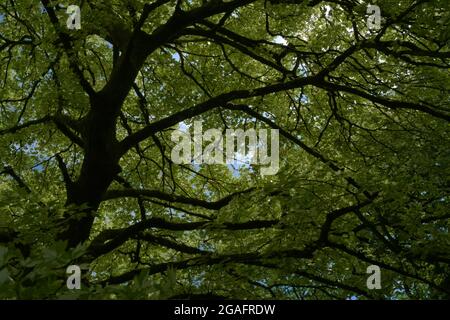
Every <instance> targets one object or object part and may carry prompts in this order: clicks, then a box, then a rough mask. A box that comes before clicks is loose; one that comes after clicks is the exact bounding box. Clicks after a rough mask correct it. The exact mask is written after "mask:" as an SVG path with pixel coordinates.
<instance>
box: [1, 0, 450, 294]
mask: <svg viewBox="0 0 450 320" xmlns="http://www.w3.org/2000/svg"><path fill="white" fill-rule="evenodd" d="M368 4H369V3H368V2H365V1H360V0H332V1H331V0H330V1H320V0H272V1H270V0H231V1H220V0H209V1H200V0H187V1H184V0H177V1H170V0H156V1H152V2H150V1H143V0H142V1H141V0H127V1H118V0H110V1H106V0H98V1H90V0H83V1H76V0H71V1H62V0H61V1H48V0H46V1H35V0H22V1H18V0H2V2H1V3H0V159H1V160H0V161H1V164H0V166H1V167H0V173H1V174H0V298H13V299H23V298H50V299H53V298H131V299H137V298H144V299H145V298H151V299H160V298H174V297H177V298H193V297H210V298H213V297H223V298H256V299H266V298H275V299H330V298H331V299H349V298H352V299H380V298H381V299H392V298H393V299H409V298H420V299H430V298H448V297H449V296H450V277H449V275H450V268H449V262H450V255H449V252H450V241H449V237H448V227H449V217H450V214H449V213H450V210H449V209H450V206H449V202H450V198H449V191H450V135H449V133H450V131H449V128H450V127H449V120H450V95H449V90H450V74H449V70H450V10H449V9H450V2H449V1H448V0H430V1H427V0H401V1H393V0H392V1H391V0H389V1H387V0H378V1H376V0H373V1H372V3H371V4H373V5H378V6H379V7H380V9H381V16H382V20H381V26H380V28H379V29H376V30H369V29H368V27H367V18H368V17H367V11H366V9H367V5H368ZM69 5H78V6H80V7H81V29H79V30H76V29H74V30H69V29H68V28H67V26H66V21H67V18H68V15H67V13H66V8H67V7H68V6H69ZM199 120H202V121H203V127H204V128H205V129H208V128H219V129H223V130H225V129H226V128H242V129H248V128H261V129H263V128H266V129H270V128H272V129H279V133H280V154H279V155H280V170H279V171H278V173H277V174H276V175H265V176H262V175H260V174H259V172H260V169H261V167H260V166H258V165H253V164H248V163H245V159H243V161H244V163H240V162H239V161H236V163H235V165H234V166H230V165H228V166H226V165H207V164H199V163H195V162H192V163H191V164H176V163H174V162H173V160H172V159H171V150H172V148H173V146H174V142H173V141H172V140H171V133H172V132H173V130H174V129H178V128H181V127H183V128H185V130H192V125H193V123H194V121H199ZM238 160H239V159H238ZM241 160H242V159H241ZM68 265H79V266H81V268H82V274H83V280H82V288H81V290H68V289H67V287H66V279H67V275H66V267H67V266H68ZM369 265H378V266H379V267H380V268H381V272H382V273H381V280H382V288H381V289H379V290H369V289H368V288H367V286H366V279H367V277H368V275H367V274H366V269H367V267H368V266H369Z"/></svg>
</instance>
